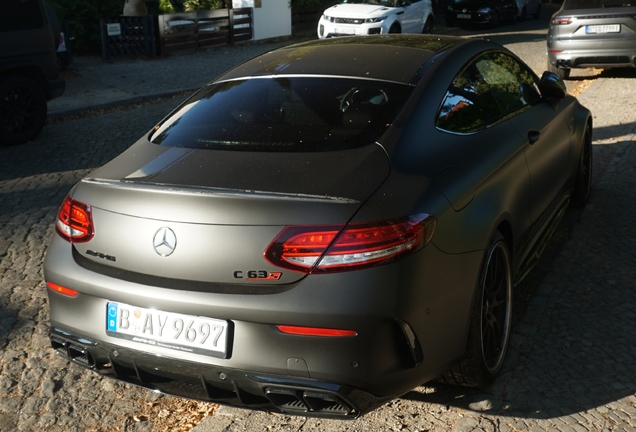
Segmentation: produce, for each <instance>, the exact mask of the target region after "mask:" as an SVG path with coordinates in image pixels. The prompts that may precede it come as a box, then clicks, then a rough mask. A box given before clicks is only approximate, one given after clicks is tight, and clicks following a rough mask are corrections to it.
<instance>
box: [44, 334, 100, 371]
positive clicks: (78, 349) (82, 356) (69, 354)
mask: <svg viewBox="0 0 636 432" xmlns="http://www.w3.org/2000/svg"><path fill="white" fill-rule="evenodd" d="M51 346H52V347H53V349H54V350H55V352H56V353H58V354H59V355H61V356H62V357H65V358H67V359H69V360H71V361H73V362H75V363H77V364H79V365H81V366H84V367H88V368H91V369H93V368H94V367H95V360H94V359H93V356H92V355H91V353H89V352H88V350H87V349H86V348H84V347H82V346H79V345H75V344H72V343H70V342H68V341H65V340H63V339H59V338H56V337H52V338H51Z"/></svg>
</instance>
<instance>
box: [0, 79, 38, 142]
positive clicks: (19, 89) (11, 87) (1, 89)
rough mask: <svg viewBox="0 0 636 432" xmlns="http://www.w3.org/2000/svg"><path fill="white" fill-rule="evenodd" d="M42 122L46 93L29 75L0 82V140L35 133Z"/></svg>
mask: <svg viewBox="0 0 636 432" xmlns="http://www.w3.org/2000/svg"><path fill="white" fill-rule="evenodd" d="M45 122H46V96H45V94H44V90H43V89H42V88H41V87H40V86H39V85H38V84H37V83H36V82H35V81H33V80H32V79H29V78H25V77H11V78H9V79H7V80H5V81H4V82H2V83H1V84H0V144H7V145H13V144H22V143H25V142H27V141H31V140H32V139H34V138H35V137H37V136H38V135H39V134H40V132H41V131H42V128H43V127H44V123H45Z"/></svg>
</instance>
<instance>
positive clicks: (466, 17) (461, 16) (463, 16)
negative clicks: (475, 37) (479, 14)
mask: <svg viewBox="0 0 636 432" xmlns="http://www.w3.org/2000/svg"><path fill="white" fill-rule="evenodd" d="M457 18H464V19H470V14H457Z"/></svg>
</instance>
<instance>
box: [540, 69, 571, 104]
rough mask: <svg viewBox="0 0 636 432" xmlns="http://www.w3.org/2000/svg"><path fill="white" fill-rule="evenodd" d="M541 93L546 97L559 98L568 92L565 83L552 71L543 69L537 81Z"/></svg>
mask: <svg viewBox="0 0 636 432" xmlns="http://www.w3.org/2000/svg"><path fill="white" fill-rule="evenodd" d="M539 90H540V91H541V95H542V96H543V97H545V98H547V99H557V100H561V99H563V98H564V97H565V95H566V94H567V93H568V90H567V88H566V87H565V83H564V82H563V80H562V79H561V78H559V76H558V75H557V74H555V73H553V72H548V71H545V72H543V75H542V76H541V81H539Z"/></svg>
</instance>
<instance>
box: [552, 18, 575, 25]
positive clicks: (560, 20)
mask: <svg viewBox="0 0 636 432" xmlns="http://www.w3.org/2000/svg"><path fill="white" fill-rule="evenodd" d="M572 21H574V18H572V17H556V18H554V19H553V20H552V24H556V25H565V24H571V23H572Z"/></svg>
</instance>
